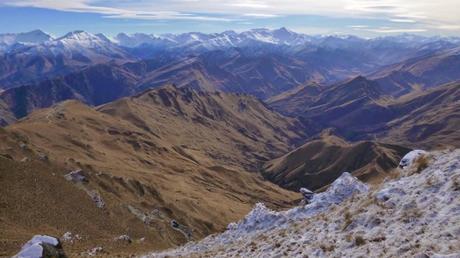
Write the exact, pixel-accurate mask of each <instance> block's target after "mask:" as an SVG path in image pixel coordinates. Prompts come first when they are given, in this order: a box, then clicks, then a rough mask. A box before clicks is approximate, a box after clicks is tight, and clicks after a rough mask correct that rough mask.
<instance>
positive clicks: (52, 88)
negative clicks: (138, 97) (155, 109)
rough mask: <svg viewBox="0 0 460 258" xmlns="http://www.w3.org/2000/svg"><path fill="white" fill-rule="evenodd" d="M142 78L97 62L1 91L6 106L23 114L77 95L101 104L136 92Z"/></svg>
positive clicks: (92, 102) (18, 115)
mask: <svg viewBox="0 0 460 258" xmlns="http://www.w3.org/2000/svg"><path fill="white" fill-rule="evenodd" d="M137 82H138V78H137V76H136V75H135V74H133V73H130V72H129V71H126V70H124V69H123V68H122V67H120V66H118V65H105V64H101V65H95V66H91V67H89V68H87V69H83V70H82V71H80V72H77V73H72V74H69V75H66V76H63V77H57V78H54V79H52V80H47V81H42V82H40V83H37V84H32V85H24V86H20V87H15V88H11V89H7V90H5V91H3V92H1V93H0V99H1V101H2V102H3V103H4V107H3V109H6V110H7V111H9V112H10V113H12V114H14V116H15V117H16V118H21V117H24V116H26V115H27V114H29V113H30V112H32V111H33V110H36V109H39V108H46V107H50V106H52V105H54V104H56V103H59V102H61V101H64V100H69V99H77V100H80V101H83V102H85V103H88V104H91V105H100V104H104V103H107V102H110V101H113V100H115V99H118V98H121V97H125V96H128V95H131V94H134V93H135V92H136V90H135V85H136V83H137Z"/></svg>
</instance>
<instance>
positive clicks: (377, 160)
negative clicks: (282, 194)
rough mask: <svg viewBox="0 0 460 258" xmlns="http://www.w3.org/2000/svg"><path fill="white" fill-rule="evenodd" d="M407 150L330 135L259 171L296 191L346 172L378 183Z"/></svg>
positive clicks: (313, 188) (322, 182) (278, 159)
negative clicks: (349, 141)
mask: <svg viewBox="0 0 460 258" xmlns="http://www.w3.org/2000/svg"><path fill="white" fill-rule="evenodd" d="M409 151H410V150H409V149H407V148H404V147H400V146H397V145H389V144H381V143H377V142H369V141H366V142H357V143H348V142H346V141H344V140H343V139H340V138H338V137H335V136H333V135H323V136H322V137H321V138H319V139H316V140H313V141H309V142H307V143H306V144H304V145H303V146H301V147H299V148H297V149H295V150H293V151H291V152H289V153H288V154H286V155H283V156H281V157H279V158H276V159H274V160H271V161H269V162H267V163H266V164H265V166H264V170H263V172H262V174H263V175H264V177H265V178H267V179H268V180H270V181H272V182H274V183H276V184H278V185H281V186H283V187H285V188H288V189H291V190H294V191H298V190H299V189H300V188H301V187H306V188H308V189H310V190H316V189H318V188H321V187H324V186H325V185H328V184H330V183H332V182H333V181H334V180H335V179H336V178H338V177H339V176H340V175H341V171H348V172H350V173H352V174H353V175H354V176H356V177H358V178H360V179H361V180H363V181H367V182H369V181H371V182H378V181H380V180H382V179H383V178H385V176H387V175H388V174H387V173H386V172H388V171H389V170H390V169H391V168H394V167H396V166H397V164H398V163H399V160H400V159H401V158H402V156H403V155H404V154H406V153H407V152H409Z"/></svg>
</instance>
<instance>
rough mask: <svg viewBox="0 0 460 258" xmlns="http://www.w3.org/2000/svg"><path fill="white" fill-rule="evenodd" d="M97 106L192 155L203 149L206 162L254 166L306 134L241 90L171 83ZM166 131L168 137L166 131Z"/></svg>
mask: <svg viewBox="0 0 460 258" xmlns="http://www.w3.org/2000/svg"><path fill="white" fill-rule="evenodd" d="M98 110H99V111H101V112H104V113H108V114H110V115H112V116H116V117H120V118H123V119H125V120H127V121H130V122H131V123H133V124H134V125H136V126H138V127H139V128H141V129H143V130H145V131H149V132H154V133H155V134H157V135H158V136H159V137H161V139H162V140H164V141H166V142H168V143H177V146H179V145H183V148H185V149H190V151H191V152H192V153H193V152H194V149H197V150H199V151H198V152H196V153H197V154H198V153H200V152H202V153H203V154H205V156H201V154H198V155H200V156H199V157H200V158H199V160H202V162H204V163H205V164H206V162H205V161H206V160H212V163H215V162H216V161H217V160H218V161H219V162H222V163H223V164H227V165H230V164H233V166H237V167H238V166H241V165H244V166H246V168H247V169H251V168H252V169H256V168H258V167H259V164H260V162H261V161H265V160H267V159H270V157H273V155H274V154H275V153H283V152H285V151H287V150H288V149H289V147H290V146H293V145H294V144H297V143H299V142H300V141H301V140H302V139H303V138H304V135H303V133H302V131H303V128H302V126H301V124H300V123H299V122H297V120H295V119H291V118H286V117H283V116H281V115H279V114H277V113H274V112H272V111H270V110H269V109H268V108H267V107H266V106H265V105H264V104H263V103H262V102H261V101H259V100H257V99H255V98H254V97H251V96H248V95H242V94H228V93H220V92H215V93H210V92H202V91H196V90H193V89H190V88H176V87H175V86H168V87H163V88H160V89H157V90H152V91H147V92H145V93H142V94H140V95H138V96H135V97H132V98H126V99H122V100H120V101H115V102H113V103H110V104H107V105H104V106H101V107H100V108H98ZM152 112H153V113H154V114H155V115H152ZM171 125H174V127H173V128H171ZM164 131H166V132H167V134H166V135H162V134H163V133H162V132H164ZM213 131H215V132H216V133H214V132H213ZM224 132H225V133H224ZM222 133H224V135H222ZM165 137H166V138H165ZM202 139H206V141H204V142H202V141H201V140H202ZM197 140H198V142H197ZM198 146H199V148H198ZM229 150H232V151H229ZM191 156H193V155H191ZM235 156H236V157H235Z"/></svg>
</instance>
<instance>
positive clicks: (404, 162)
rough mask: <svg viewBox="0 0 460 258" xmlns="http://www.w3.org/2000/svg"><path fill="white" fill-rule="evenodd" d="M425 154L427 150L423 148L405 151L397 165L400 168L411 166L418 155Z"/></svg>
mask: <svg viewBox="0 0 460 258" xmlns="http://www.w3.org/2000/svg"><path fill="white" fill-rule="evenodd" d="M427 154H428V152H426V151H424V150H413V151H411V152H409V153H407V154H406V155H404V157H403V158H402V159H401V161H400V162H399V167H400V168H402V169H407V168H409V167H411V166H412V164H413V163H414V161H416V160H417V159H418V158H419V157H421V156H423V155H427Z"/></svg>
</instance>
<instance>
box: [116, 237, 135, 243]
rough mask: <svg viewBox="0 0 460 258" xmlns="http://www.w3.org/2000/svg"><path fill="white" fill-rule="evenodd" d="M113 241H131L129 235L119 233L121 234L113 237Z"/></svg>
mask: <svg viewBox="0 0 460 258" xmlns="http://www.w3.org/2000/svg"><path fill="white" fill-rule="evenodd" d="M114 241H120V242H126V243H131V242H132V240H131V237H130V236H128V235H121V236H118V237H116V238H115V239H114Z"/></svg>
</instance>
